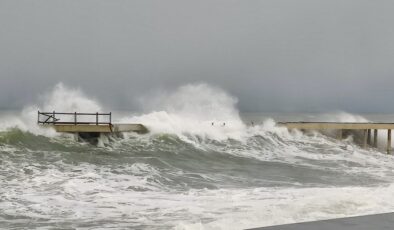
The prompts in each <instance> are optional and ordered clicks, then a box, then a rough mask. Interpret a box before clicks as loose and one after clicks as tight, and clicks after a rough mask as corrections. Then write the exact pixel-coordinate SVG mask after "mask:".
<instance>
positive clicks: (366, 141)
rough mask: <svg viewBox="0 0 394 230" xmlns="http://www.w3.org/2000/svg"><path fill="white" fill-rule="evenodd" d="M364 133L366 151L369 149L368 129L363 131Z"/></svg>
mask: <svg viewBox="0 0 394 230" xmlns="http://www.w3.org/2000/svg"><path fill="white" fill-rule="evenodd" d="M363 131H364V133H363V148H364V149H366V148H367V143H368V135H367V134H368V130H367V129H364V130H363Z"/></svg>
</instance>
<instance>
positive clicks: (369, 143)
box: [367, 129, 371, 146]
mask: <svg viewBox="0 0 394 230" xmlns="http://www.w3.org/2000/svg"><path fill="white" fill-rule="evenodd" d="M367 144H368V145H369V146H371V130H370V129H368V137H367Z"/></svg>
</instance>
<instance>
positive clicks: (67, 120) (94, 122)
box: [37, 111, 148, 139]
mask: <svg viewBox="0 0 394 230" xmlns="http://www.w3.org/2000/svg"><path fill="white" fill-rule="evenodd" d="M37 123H38V124H39V125H41V126H44V127H51V128H54V129H55V130H56V132H60V133H74V134H77V136H78V137H79V138H82V139H92V138H98V137H99V136H100V135H101V134H109V133H115V134H119V133H123V132H136V133H147V132H148V129H147V128H146V127H145V126H144V125H142V124H118V123H115V124H114V123H112V113H111V112H110V113H99V112H96V113H78V112H74V113H59V112H55V111H53V112H40V111H38V116H37Z"/></svg>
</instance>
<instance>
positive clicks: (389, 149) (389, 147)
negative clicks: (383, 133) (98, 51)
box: [387, 129, 391, 154]
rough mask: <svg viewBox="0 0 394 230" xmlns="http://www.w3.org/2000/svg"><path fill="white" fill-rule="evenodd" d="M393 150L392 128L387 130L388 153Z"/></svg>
mask: <svg viewBox="0 0 394 230" xmlns="http://www.w3.org/2000/svg"><path fill="white" fill-rule="evenodd" d="M390 152H391V129H389V130H387V154H390Z"/></svg>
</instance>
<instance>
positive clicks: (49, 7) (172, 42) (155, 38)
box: [0, 0, 394, 112]
mask: <svg viewBox="0 0 394 230" xmlns="http://www.w3.org/2000/svg"><path fill="white" fill-rule="evenodd" d="M393 10H394V2H392V1H363V0H347V1H343V0H325V1H316V0H310V1H308V0H297V1H294V0H288V1H281V0H271V1H270V0H261V1H257V0H249V1H248V0H238V1H234V0H228V1H184V0H179V1H150V0H141V1H99V0H94V1H93V0H92V1H57V0H47V1H41V0H36V1H15V0H9V1H6V0H0V107H2V108H12V107H20V106H23V105H25V104H28V103H29V102H30V101H31V100H32V98H35V97H36V95H37V94H39V93H40V92H42V91H44V90H47V89H49V88H51V87H52V86H53V85H54V84H56V83H57V82H59V81H62V82H64V83H65V84H67V85H70V86H78V87H81V88H82V89H84V90H85V91H86V92H87V94H89V95H92V96H93V97H96V98H98V99H99V100H100V101H102V102H103V103H105V104H108V105H113V106H112V107H116V108H119V109H129V108H133V106H135V104H133V103H134V100H133V98H136V97H138V95H141V94H143V93H146V92H148V91H150V90H153V89H156V88H159V87H162V88H169V89H172V88H175V87H177V86H179V85H182V84H185V83H190V82H207V83H210V84H214V85H216V86H219V87H222V88H224V89H226V90H228V91H229V92H230V93H231V94H232V95H234V96H237V97H238V98H239V107H240V108H241V109H242V110H244V111H316V110H318V111H328V110H347V111H353V112H393V111H394V107H391V106H390V104H391V98H393V96H394V90H393V83H394V77H393V76H394V65H393V61H394V27H393V26H392V23H393V22H394V14H393V13H392V12H393ZM134 108H136V107H134Z"/></svg>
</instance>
